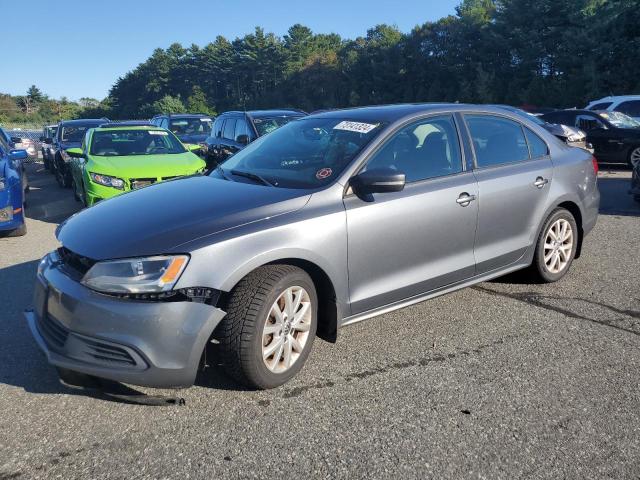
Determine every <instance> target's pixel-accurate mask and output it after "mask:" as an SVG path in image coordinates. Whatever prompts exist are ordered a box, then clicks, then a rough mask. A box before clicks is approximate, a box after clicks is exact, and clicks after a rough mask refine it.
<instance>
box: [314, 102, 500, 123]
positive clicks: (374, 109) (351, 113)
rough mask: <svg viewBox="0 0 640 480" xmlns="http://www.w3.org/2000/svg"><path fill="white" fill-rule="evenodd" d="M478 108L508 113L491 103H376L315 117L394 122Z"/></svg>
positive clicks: (326, 112)
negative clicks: (407, 118) (423, 115)
mask: <svg viewBox="0 0 640 480" xmlns="http://www.w3.org/2000/svg"><path fill="white" fill-rule="evenodd" d="M440 110H443V111H449V112H453V111H461V110H476V111H482V112H487V113H499V114H503V115H504V114H505V112H506V113H508V112H507V111H506V109H504V108H500V107H495V106H491V105H471V104H460V103H402V104H396V105H376V106H369V107H358V108H347V109H343V110H327V111H324V112H320V113H317V114H313V115H312V116H313V117H314V118H342V119H348V120H354V121H370V122H372V121H374V122H394V121H396V120H400V119H402V118H405V117H411V116H413V115H419V114H421V113H429V112H431V111H434V112H435V111H440Z"/></svg>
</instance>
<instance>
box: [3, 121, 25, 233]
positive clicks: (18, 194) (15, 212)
mask: <svg viewBox="0 0 640 480" xmlns="http://www.w3.org/2000/svg"><path fill="white" fill-rule="evenodd" d="M18 143H19V142H18ZM28 158H29V155H28V153H27V151H26V150H23V149H16V148H15V143H14V141H13V139H12V138H11V137H9V136H8V134H7V132H6V131H5V130H4V129H2V128H0V232H2V233H3V234H4V235H9V236H21V235H24V234H25V233H27V225H26V222H25V217H24V206H25V203H26V194H27V192H28V191H29V183H28V181H27V175H26V173H25V169H24V163H23V162H24V161H25V160H27V159H28Z"/></svg>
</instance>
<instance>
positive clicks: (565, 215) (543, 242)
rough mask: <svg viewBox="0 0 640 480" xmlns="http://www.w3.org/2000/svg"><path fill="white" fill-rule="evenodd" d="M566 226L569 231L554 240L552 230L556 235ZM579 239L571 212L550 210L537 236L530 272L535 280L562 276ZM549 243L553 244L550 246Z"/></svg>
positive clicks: (571, 261) (554, 278)
mask: <svg viewBox="0 0 640 480" xmlns="http://www.w3.org/2000/svg"><path fill="white" fill-rule="evenodd" d="M567 226H568V227H569V228H570V232H567V233H565V234H564V235H563V236H562V237H561V238H558V239H557V240H554V239H553V234H554V232H555V234H556V236H558V235H557V234H558V233H561V232H562V231H563V230H562V228H566V227H567ZM561 234H562V233H561ZM579 240H580V236H579V231H578V224H577V223H576V220H575V218H574V217H573V215H572V214H571V212H569V211H568V210H566V209H564V208H557V209H555V210H554V211H553V212H551V215H549V217H548V218H547V220H546V221H545V222H544V225H543V227H542V230H541V231H540V235H539V236H538V241H537V243H536V250H535V253H534V256H533V263H532V265H531V272H532V273H533V275H534V277H535V278H536V280H539V281H542V282H544V283H553V282H557V281H558V280H560V279H561V278H562V277H564V276H565V275H566V274H567V272H568V271H569V269H570V268H571V264H572V263H573V259H574V258H575V256H576V250H577V249H578V242H579ZM569 242H570V248H569ZM550 245H553V246H552V247H551V248H550ZM563 245H564V248H563ZM545 258H546V260H545ZM556 258H557V262H556V260H555V259H556Z"/></svg>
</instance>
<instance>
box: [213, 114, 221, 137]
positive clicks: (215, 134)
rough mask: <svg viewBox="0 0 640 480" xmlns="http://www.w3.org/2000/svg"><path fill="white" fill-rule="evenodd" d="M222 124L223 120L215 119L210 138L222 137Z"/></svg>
mask: <svg viewBox="0 0 640 480" xmlns="http://www.w3.org/2000/svg"><path fill="white" fill-rule="evenodd" d="M223 123H224V118H217V119H216V121H215V122H214V123H213V128H212V129H211V136H212V137H214V138H220V137H221V136H222V124H223Z"/></svg>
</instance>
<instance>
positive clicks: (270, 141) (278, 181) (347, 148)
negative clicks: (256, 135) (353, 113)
mask: <svg viewBox="0 0 640 480" xmlns="http://www.w3.org/2000/svg"><path fill="white" fill-rule="evenodd" d="M383 126H384V124H383V123H381V122H370V123H362V122H351V121H347V120H344V119H335V118H303V119H301V120H298V121H296V122H291V123H289V124H287V125H285V126H284V127H282V128H279V129H278V130H276V131H275V132H273V133H272V134H270V135H267V136H265V137H262V138H260V139H258V140H257V141H255V142H253V143H251V144H249V146H248V147H246V148H245V149H244V150H241V151H240V152H238V153H236V154H235V155H234V156H232V157H231V158H229V159H228V160H227V161H226V162H224V163H223V164H222V165H221V168H220V169H218V170H215V171H214V172H213V173H212V175H215V176H218V177H221V176H222V177H226V178H233V179H234V180H235V179H236V177H240V176H244V177H247V175H246V173H249V174H252V175H253V176H254V177H255V176H258V177H261V178H262V179H264V180H266V182H268V183H270V184H272V185H274V186H277V187H284V188H317V187H321V186H323V185H326V184H328V183H330V182H332V181H333V180H334V179H335V178H336V177H337V176H338V175H340V173H341V172H342V171H343V170H344V169H345V167H346V166H347V165H349V163H350V162H351V161H352V160H353V159H354V157H355V156H356V155H357V154H358V153H360V151H361V150H362V149H363V148H364V147H365V146H366V145H367V144H368V143H369V142H370V141H371V140H372V139H373V138H375V137H376V136H377V135H378V133H379V132H380V130H381V129H382V128H383ZM234 172H240V173H241V174H245V175H237V174H236V173H234ZM253 180H255V178H254V179H253ZM258 180H260V179H258ZM266 182H263V183H266Z"/></svg>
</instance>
